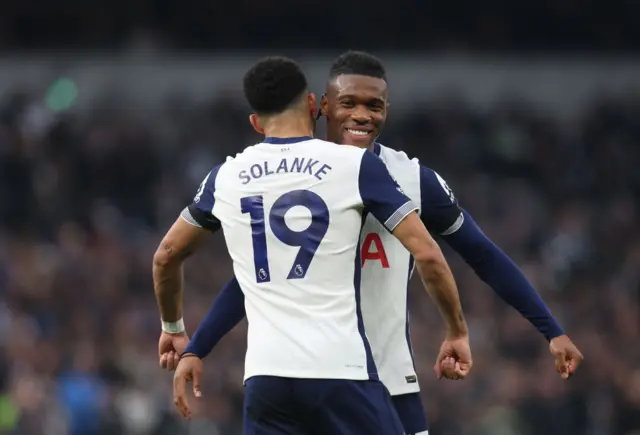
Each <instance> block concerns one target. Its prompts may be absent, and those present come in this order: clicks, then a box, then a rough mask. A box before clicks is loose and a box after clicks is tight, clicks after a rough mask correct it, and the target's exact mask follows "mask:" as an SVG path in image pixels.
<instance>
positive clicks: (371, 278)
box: [361, 143, 462, 396]
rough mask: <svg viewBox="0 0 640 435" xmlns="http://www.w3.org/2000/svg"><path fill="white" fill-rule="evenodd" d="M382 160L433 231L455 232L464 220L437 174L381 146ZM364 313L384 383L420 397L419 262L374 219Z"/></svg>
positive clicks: (368, 229)
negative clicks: (411, 295) (414, 311)
mask: <svg viewBox="0 0 640 435" xmlns="http://www.w3.org/2000/svg"><path fill="white" fill-rule="evenodd" d="M374 152H375V154H378V155H379V156H380V158H381V159H382V161H383V162H384V163H385V164H386V166H387V169H388V170H389V172H390V173H391V175H392V176H393V177H394V178H395V179H396V181H397V182H398V184H399V185H400V187H401V188H402V190H403V191H404V193H405V194H406V195H407V196H408V197H409V198H411V200H412V201H413V202H414V203H415V204H420V214H421V218H422V220H423V221H424V223H425V225H426V226H427V229H429V230H431V231H434V232H435V233H439V234H445V233H448V234H450V233H452V232H455V231H456V230H457V229H458V228H460V226H461V225H462V222H461V221H460V219H461V218H460V217H461V216H462V214H461V212H460V209H459V207H458V204H457V201H456V200H455V197H454V196H453V193H452V192H451V191H450V189H448V187H447V185H446V182H445V181H444V180H443V179H442V178H441V177H440V176H439V175H438V174H437V173H435V172H434V171H432V170H430V169H427V168H425V167H424V166H422V165H421V164H420V162H419V161H418V160H417V159H410V158H409V157H408V156H407V155H406V154H405V153H404V152H402V151H396V150H393V149H391V148H388V147H385V146H382V145H380V144H377V143H376V144H375V148H374ZM361 251H362V275H361V286H362V288H363V289H366V291H363V293H362V302H361V304H362V312H363V313H364V314H363V318H364V324H365V330H366V331H367V337H368V339H369V342H370V343H371V348H372V351H373V358H374V360H375V363H376V366H377V368H378V374H379V376H380V380H381V381H382V382H383V383H384V384H385V386H386V387H387V388H388V389H389V392H390V393H391V395H394V396H395V395H400V394H408V393H415V392H418V391H420V386H419V383H418V377H417V374H416V371H415V369H414V364H413V353H412V348H411V338H410V332H409V301H408V291H407V290H408V283H409V280H410V278H411V275H412V272H413V268H414V262H413V258H412V257H411V254H410V253H409V251H407V250H406V249H405V247H404V246H403V245H402V243H400V241H398V239H396V238H395V237H394V236H393V235H392V234H390V233H389V232H388V231H387V230H386V229H385V228H384V226H383V225H382V224H381V223H380V222H379V221H378V220H377V219H376V218H375V217H374V216H371V215H369V216H367V217H366V220H365V224H364V226H363V228H362V236H361Z"/></svg>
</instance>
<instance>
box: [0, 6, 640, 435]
mask: <svg viewBox="0 0 640 435" xmlns="http://www.w3.org/2000/svg"><path fill="white" fill-rule="evenodd" d="M400 9H401V8H400ZM355 12H357V11H355ZM1 103H2V104H1V105H0V313H1V314H0V323H1V324H2V326H3V327H2V328H1V329H0V331H1V333H0V334H1V335H0V433H3V434H5V433H6V434H12V435H40V434H42V435H65V434H69V435H103V434H104V435H106V434H109V435H113V434H121V435H164V434H174V433H176V431H178V433H189V434H208V435H236V434H239V433H241V404H242V394H243V387H242V374H243V358H244V352H245V344H246V340H245V338H246V337H245V334H246V322H244V321H243V323H242V324H241V325H239V326H238V327H237V328H236V329H235V330H234V331H233V332H232V333H231V334H230V336H228V337H226V338H225V339H224V340H223V341H222V342H221V344H220V345H219V346H218V347H217V348H216V349H215V350H214V352H213V353H212V354H211V356H210V357H209V358H208V359H207V360H206V364H205V371H206V373H205V378H206V380H205V382H204V383H203V385H202V391H203V394H204V395H203V398H201V399H200V400H198V403H197V404H196V405H195V406H196V409H195V419H194V420H193V421H192V422H191V423H189V424H188V425H186V424H185V423H184V422H182V421H180V419H179V418H178V417H177V415H176V413H175V412H174V411H173V409H172V403H171V384H172V381H171V380H172V376H171V375H170V374H168V373H166V372H163V371H161V370H160V368H159V367H158V355H157V339H158V337H159V332H160V321H159V314H158V311H157V308H156V306H155V300H154V296H153V286H152V279H151V258H152V255H153V252H154V250H155V248H156V246H157V244H158V243H159V241H160V238H161V236H162V235H163V234H164V232H165V231H166V230H167V229H168V226H169V225H170V224H171V223H172V222H173V220H174V219H175V218H176V217H177V216H178V213H179V212H180V210H181V209H182V208H183V207H184V206H185V205H187V204H188V203H189V201H190V199H191V198H192V196H193V195H194V193H195V191H196V189H197V186H198V184H199V183H200V181H201V179H202V178H203V177H204V175H206V173H207V172H208V170H209V169H210V167H212V166H214V165H215V164H217V163H219V162H221V161H223V159H224V157H225V156H226V155H227V154H234V153H235V152H237V151H240V150H241V149H242V148H243V147H244V146H246V145H250V144H252V143H254V142H256V141H257V140H258V138H257V137H256V136H255V134H254V133H253V132H252V130H251V127H250V126H249V124H248V123H247V122H246V111H245V107H244V105H243V103H242V102H241V101H240V100H239V99H234V98H233V97H229V96H224V95H218V96H213V97H212V98H211V100H210V101H209V102H208V103H207V104H197V105H196V104H188V103H185V102H180V101H172V102H170V104H169V103H168V104H167V106H166V107H165V108H164V109H163V110H160V111H158V112H157V113H154V114H153V116H151V115H150V114H148V113H138V114H136V113H133V114H131V113H130V112H129V113H127V114H124V113H123V112H122V111H119V110H118V107H117V106H114V105H110V104H106V103H105V104H96V105H95V107H94V109H93V110H91V111H87V112H83V113H73V112H67V113H64V112H63V113H52V112H50V111H48V110H47V109H46V107H45V106H43V105H42V104H41V99H40V98H35V97H34V96H33V95H30V94H29V93H19V92H16V93H15V94H14V95H6V96H4V98H3V100H2V102H1ZM408 113H409V115H406V116H402V117H397V116H396V117H393V115H392V118H391V119H390V124H389V125H388V127H387V128H386V130H385V131H384V133H383V137H382V142H383V143H385V144H387V145H389V146H391V147H394V148H399V149H402V150H405V151H406V152H407V153H409V154H411V155H413V156H416V157H419V158H420V159H421V161H422V162H423V163H424V164H426V165H428V166H431V167H434V168H436V169H437V170H438V171H439V173H440V174H441V175H442V176H443V177H444V178H446V179H447V181H448V182H449V185H450V186H451V187H452V188H453V189H454V191H455V192H456V195H457V197H458V199H459V200H460V202H461V204H462V205H463V206H464V207H465V208H466V209H467V210H469V211H470V213H471V214H472V215H473V216H474V217H475V219H476V220H477V221H478V222H479V224H480V225H481V226H482V228H483V229H484V231H485V232H486V233H487V234H488V235H489V236H490V237H492V238H493V239H494V240H495V241H496V242H497V243H498V244H499V245H500V246H501V247H502V248H503V249H504V250H505V251H506V252H507V253H508V254H510V255H511V256H512V258H513V259H514V260H515V261H516V262H517V263H518V264H520V265H521V266H522V267H523V269H524V271H525V273H526V275H527V276H528V277H529V278H530V279H531V280H532V282H533V283H534V284H535V286H536V287H537V289H538V290H539V291H540V292H541V293H542V295H543V296H544V298H545V299H546V301H547V302H548V303H549V304H550V306H551V308H552V311H553V312H554V313H555V315H556V316H558V317H559V318H560V319H561V322H562V324H563V325H564V326H565V327H566V329H567V331H568V332H569V333H570V334H571V336H572V338H573V339H574V341H575V342H576V343H577V344H578V346H580V347H581V349H582V351H583V352H584V354H585V356H586V361H585V364H584V366H583V367H582V368H581V370H580V372H579V374H578V375H577V376H576V377H575V378H574V379H571V380H570V381H569V382H563V381H561V380H560V378H559V376H558V375H557V374H556V373H555V370H554V365H553V359H552V358H551V356H550V355H549V353H548V346H547V343H546V341H545V340H544V339H543V338H542V337H541V336H539V335H538V334H537V332H535V330H534V329H533V327H532V326H531V325H529V324H528V323H527V322H526V321H525V320H523V319H522V318H521V317H520V316H519V315H518V314H517V313H516V312H515V311H513V310H512V309H510V308H509V307H507V306H506V305H505V304H504V303H503V302H502V301H500V300H499V299H498V298H497V297H496V296H495V295H494V294H493V293H492V291H491V289H489V288H488V287H486V286H485V285H484V284H483V283H482V282H480V281H479V280H478V279H477V278H476V277H475V276H474V274H473V272H472V271H471V270H470V269H469V268H468V267H467V266H466V265H464V264H463V263H462V261H461V260H460V259H459V258H458V257H457V255H455V254H453V253H451V252H449V251H446V252H447V256H448V259H449V261H450V262H451V263H452V266H453V268H454V272H455V276H456V278H457V280H458V285H459V288H460V291H461V294H462V298H463V302H464V305H465V309H466V311H467V313H468V314H467V317H468V320H469V323H470V327H471V333H472V344H473V350H474V352H475V353H474V356H475V367H474V371H473V373H472V375H471V376H470V378H469V379H468V380H465V381H464V382H447V381H436V380H435V376H434V374H433V372H432V369H431V367H432V365H433V362H434V358H435V355H436V353H437V350H438V348H439V345H440V340H441V337H442V334H443V331H442V325H441V321H440V318H439V316H438V315H437V312H436V310H435V309H434V307H433V305H432V304H431V303H430V301H429V299H428V297H426V295H425V294H424V292H423V291H421V290H420V289H419V288H418V287H414V288H412V306H411V312H412V318H411V327H412V339H413V345H414V349H415V356H416V360H417V361H416V364H417V368H418V372H419V376H420V383H421V386H422V394H423V396H424V399H425V404H426V407H427V412H428V415H429V417H430V420H431V422H432V431H433V433H434V435H463V434H465V435H466V434H469V435H529V434H531V435H539V434H545V435H567V434H571V435H638V434H640V346H639V345H638V343H639V342H638V337H639V336H640V334H639V332H640V331H639V329H640V316H639V315H640V300H639V298H640V229H639V228H640V227H639V226H638V222H640V201H639V198H640V170H639V169H638V168H640V146H639V145H638V143H639V141H640V124H639V123H638V122H637V120H638V119H640V99H638V98H635V97H633V96H631V97H625V98H624V99H619V98H618V99H614V98H608V97H606V96H602V97H600V98H597V99H594V100H593V102H592V103H591V104H590V105H588V106H585V107H584V111H583V112H582V113H579V114H577V115H576V116H575V117H571V118H566V119H558V118H554V117H551V116H549V115H548V113H546V112H544V111H541V110H539V109H536V108H535V107H533V106H532V105H529V104H528V103H527V102H526V101H519V100H517V99H511V100H504V101H503V102H501V103H500V104H496V105H495V106H494V107H492V108H491V109H489V110H482V111H478V110H474V109H472V108H471V106H470V105H468V104H466V103H465V101H464V99H462V98H457V97H455V96H449V97H446V98H442V99H440V100H437V101H428V102H416V106H415V110H409V111H408ZM231 273H232V272H231V267H230V261H229V258H228V255H227V253H226V250H225V248H224V244H223V240H222V237H221V236H220V235H214V236H212V240H211V242H210V243H207V244H206V246H205V247H204V248H203V249H202V251H200V252H198V253H197V254H196V255H195V256H194V257H193V258H192V259H190V260H189V261H188V265H187V270H186V284H185V296H184V299H185V319H186V323H187V326H188V329H189V331H191V332H193V331H194V329H195V327H196V325H197V323H198V321H199V320H200V319H201V318H202V317H203V316H204V314H205V312H206V310H207V309H208V307H209V305H210V303H211V301H212V300H213V299H214V298H215V296H216V294H217V292H218V290H219V289H220V287H221V286H222V285H223V283H224V282H225V281H226V280H227V279H229V278H230V277H231ZM194 401H195V400H194Z"/></svg>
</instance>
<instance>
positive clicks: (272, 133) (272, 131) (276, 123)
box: [264, 117, 313, 138]
mask: <svg viewBox="0 0 640 435" xmlns="http://www.w3.org/2000/svg"><path fill="white" fill-rule="evenodd" d="M309 124H310V123H309V121H307V120H304V119H300V118H298V119H292V118H291V117H286V118H285V117H282V118H277V117H274V118H272V119H270V120H269V123H268V125H266V126H265V128H264V135H265V136H266V137H279V138H288V137H304V136H309V137H313V127H312V126H311V125H309Z"/></svg>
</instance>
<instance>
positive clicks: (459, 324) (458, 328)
mask: <svg viewBox="0 0 640 435" xmlns="http://www.w3.org/2000/svg"><path fill="white" fill-rule="evenodd" d="M446 330H447V339H449V340H454V339H458V338H466V337H468V336H469V328H468V327H467V322H466V321H465V320H464V317H462V316H459V318H458V319H457V321H456V322H454V323H451V324H449V325H447V328H446Z"/></svg>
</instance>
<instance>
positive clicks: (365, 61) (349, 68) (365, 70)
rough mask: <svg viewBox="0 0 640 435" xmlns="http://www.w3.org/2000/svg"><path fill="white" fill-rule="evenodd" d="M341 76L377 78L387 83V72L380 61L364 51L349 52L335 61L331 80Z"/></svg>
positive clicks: (330, 74) (331, 71) (330, 72)
mask: <svg viewBox="0 0 640 435" xmlns="http://www.w3.org/2000/svg"><path fill="white" fill-rule="evenodd" d="M341 75H359V76H367V77H375V78H377V79H382V80H384V81H387V72H386V70H385V69H384V66H383V65H382V62H381V61H380V59H378V58H377V57H375V56H374V55H372V54H369V53H367V52H364V51H353V50H350V51H347V52H346V53H343V54H341V55H340V56H338V58H337V59H336V60H335V61H333V64H332V65H331V70H330V71H329V79H330V80H333V79H335V78H336V77H338V76H341Z"/></svg>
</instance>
